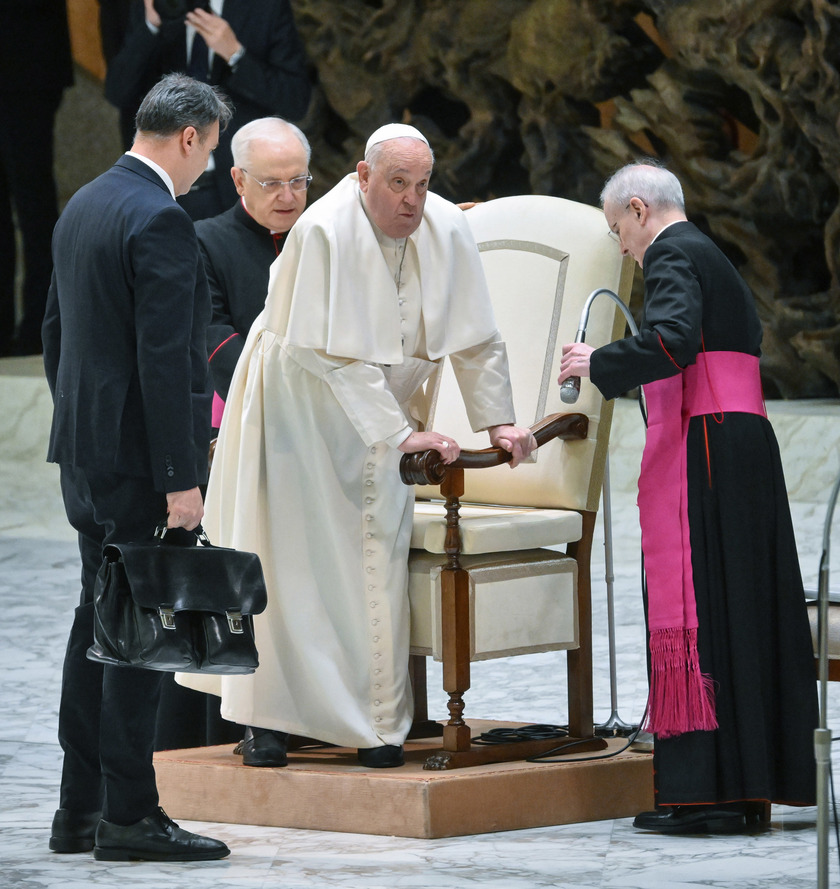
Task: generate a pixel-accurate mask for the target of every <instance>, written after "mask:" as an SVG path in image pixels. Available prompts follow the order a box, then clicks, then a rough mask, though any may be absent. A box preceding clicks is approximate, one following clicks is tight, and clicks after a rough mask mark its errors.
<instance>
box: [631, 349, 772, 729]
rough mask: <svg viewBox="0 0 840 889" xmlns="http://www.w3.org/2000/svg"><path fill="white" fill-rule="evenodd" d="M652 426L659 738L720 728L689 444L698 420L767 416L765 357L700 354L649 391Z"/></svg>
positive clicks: (649, 505)
mask: <svg viewBox="0 0 840 889" xmlns="http://www.w3.org/2000/svg"><path fill="white" fill-rule="evenodd" d="M644 393H645V401H646V403H647V415H648V428H647V438H646V441H645V449H644V453H643V455H642V466H641V472H640V474H639V497H638V505H639V520H640V524H641V528H642V552H643V553H644V558H645V574H646V578H647V592H648V630H649V645H650V660H651V670H650V692H649V698H648V711H647V718H646V720H645V728H646V729H647V730H648V731H650V732H653V733H654V734H656V735H658V736H659V737H660V738H669V737H673V736H675V735H680V734H682V733H683V732H690V731H711V730H713V729H715V728H717V717H716V715H715V702H714V681H713V679H712V677H710V676H708V675H706V674H703V673H701V672H700V662H699V658H698V655H697V608H696V603H695V599H694V580H693V575H692V570H691V543H690V539H689V527H688V485H687V475H686V442H687V437H688V423H689V420H690V419H691V417H694V416H700V415H706V414H711V415H713V418H714V420H715V421H716V422H723V419H724V414H725V413H727V412H732V411H735V412H738V413H751V414H760V415H761V416H765V417H766V416H767V414H766V411H765V409H764V399H763V396H762V392H761V378H760V376H759V370H758V358H757V357H756V356H754V355H747V354H745V353H743V352H701V353H700V354H699V355H698V356H697V363H696V364H693V365H691V366H690V367H687V368H685V370H683V371H682V373H679V374H677V375H676V376H673V377H668V378H667V379H664V380H656V381H654V382H653V383H648V384H647V385H645V386H644Z"/></svg>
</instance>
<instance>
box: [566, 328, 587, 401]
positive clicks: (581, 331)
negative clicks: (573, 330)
mask: <svg viewBox="0 0 840 889" xmlns="http://www.w3.org/2000/svg"><path fill="white" fill-rule="evenodd" d="M586 314H587V316H588V314H589V312H588V311H587V312H586ZM588 320H589V319H588V317H587V318H581V319H580V323H581V326H580V327H578V332H577V335H576V336H575V342H576V343H582V342H583V341H584V340H585V339H586V322H587V321H588ZM579 396H580V377H566V379H565V380H563V382H562V384H561V385H560V401H562V402H563V404H574V403H575V402H576V401H577V400H578V397H579Z"/></svg>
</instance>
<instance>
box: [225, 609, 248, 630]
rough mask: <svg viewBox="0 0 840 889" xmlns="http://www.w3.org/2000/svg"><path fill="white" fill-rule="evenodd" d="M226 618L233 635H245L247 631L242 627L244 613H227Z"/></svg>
mask: <svg viewBox="0 0 840 889" xmlns="http://www.w3.org/2000/svg"><path fill="white" fill-rule="evenodd" d="M225 616H226V617H227V620H228V626H229V627H230V631H231V633H238V634H239V633H244V632H245V629H244V628H243V626H242V612H241V611H226V612H225Z"/></svg>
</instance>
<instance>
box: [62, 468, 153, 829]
mask: <svg viewBox="0 0 840 889" xmlns="http://www.w3.org/2000/svg"><path fill="white" fill-rule="evenodd" d="M61 492H62V496H63V498H64V506H65V510H66V512H67V518H68V520H69V521H70V524H71V525H72V526H73V527H74V528H75V529H76V531H78V534H79V552H80V554H81V559H82V594H81V600H80V603H79V607H78V608H77V609H76V614H75V619H74V621H73V626H72V629H71V631H70V640H69V642H68V645H67V652H66V655H65V659H64V672H63V677H62V686H61V703H60V707H59V716H58V739H59V743H60V744H61V747H62V749H63V750H64V765H63V770H62V776H61V796H60V805H61V807H62V808H66V809H70V810H72V811H75V812H78V813H87V812H96V811H100V810H101V811H102V817H103V818H104V819H105V820H106V821H111V822H113V823H115V824H133V823H135V822H136V821H139V820H140V819H141V818H145V817H146V816H147V815H149V814H151V813H152V812H153V811H154V810H155V808H156V807H157V805H158V793H157V785H156V783H155V772H154V766H153V764H152V755H153V752H154V732H155V716H156V712H157V707H158V700H159V697H160V686H161V681H162V679H163V677H164V675H165V674H163V673H159V672H156V671H153V670H143V669H136V668H134V667H117V666H107V665H102V664H97V663H94V662H93V661H90V660H88V659H87V657H86V656H85V655H86V652H87V649H88V647H89V646H90V645H91V643H92V642H93V588H94V581H95V578H96V573H97V571H98V570H99V567H100V565H101V563H102V548H103V546H104V545H105V544H107V543H112V542H114V543H116V542H122V543H124V542H128V541H131V540H142V539H144V538H148V537H151V536H152V534H153V533H154V528H155V525H156V524H157V523H158V522H159V521H160V520H161V519H162V518H164V516H165V515H166V497H165V495H164V494H161V493H159V492H157V491H155V490H154V488H153V487H152V482H151V480H150V479H144V478H132V477H128V476H121V475H116V474H114V473H102V472H91V471H88V470H81V469H79V468H77V467H72V466H67V465H62V466H61Z"/></svg>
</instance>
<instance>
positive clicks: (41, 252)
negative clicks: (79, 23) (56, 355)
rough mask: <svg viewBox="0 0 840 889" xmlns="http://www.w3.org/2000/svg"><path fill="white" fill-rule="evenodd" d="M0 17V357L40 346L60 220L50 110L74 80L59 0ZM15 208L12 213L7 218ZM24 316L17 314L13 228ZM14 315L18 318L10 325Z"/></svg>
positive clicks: (10, 9) (17, 7)
mask: <svg viewBox="0 0 840 889" xmlns="http://www.w3.org/2000/svg"><path fill="white" fill-rule="evenodd" d="M2 10H3V11H2V13H0V15H1V16H2V18H0V356H2V355H9V354H14V355H35V354H38V353H39V352H40V351H41V322H42V321H43V320H44V302H45V300H46V297H47V289H48V288H49V286H50V262H49V250H50V238H51V237H52V230H53V226H54V225H55V221H56V219H58V202H57V199H56V185H55V176H54V174H53V130H54V125H55V115H56V112H57V111H58V107H59V104H60V102H61V97H62V95H63V93H64V90H65V88H66V87H68V86H70V85H71V84H72V83H73V63H72V60H71V58H70V36H69V33H68V30H67V11H66V9H65V3H64V0H28V2H26V3H14V4H12V3H4V4H3V7H2ZM13 211H14V216H13ZM15 218H16V219H17V230H18V232H17V233H19V235H20V242H21V248H22V249H21V259H22V266H23V274H22V275H20V279H21V286H22V293H21V296H22V309H23V312H22V316H21V317H20V318H19V319H16V313H15V278H16V272H17V271H19V269H18V268H17V262H16V254H17V249H16V232H15V221H14V220H15ZM16 320H17V323H16Z"/></svg>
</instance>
